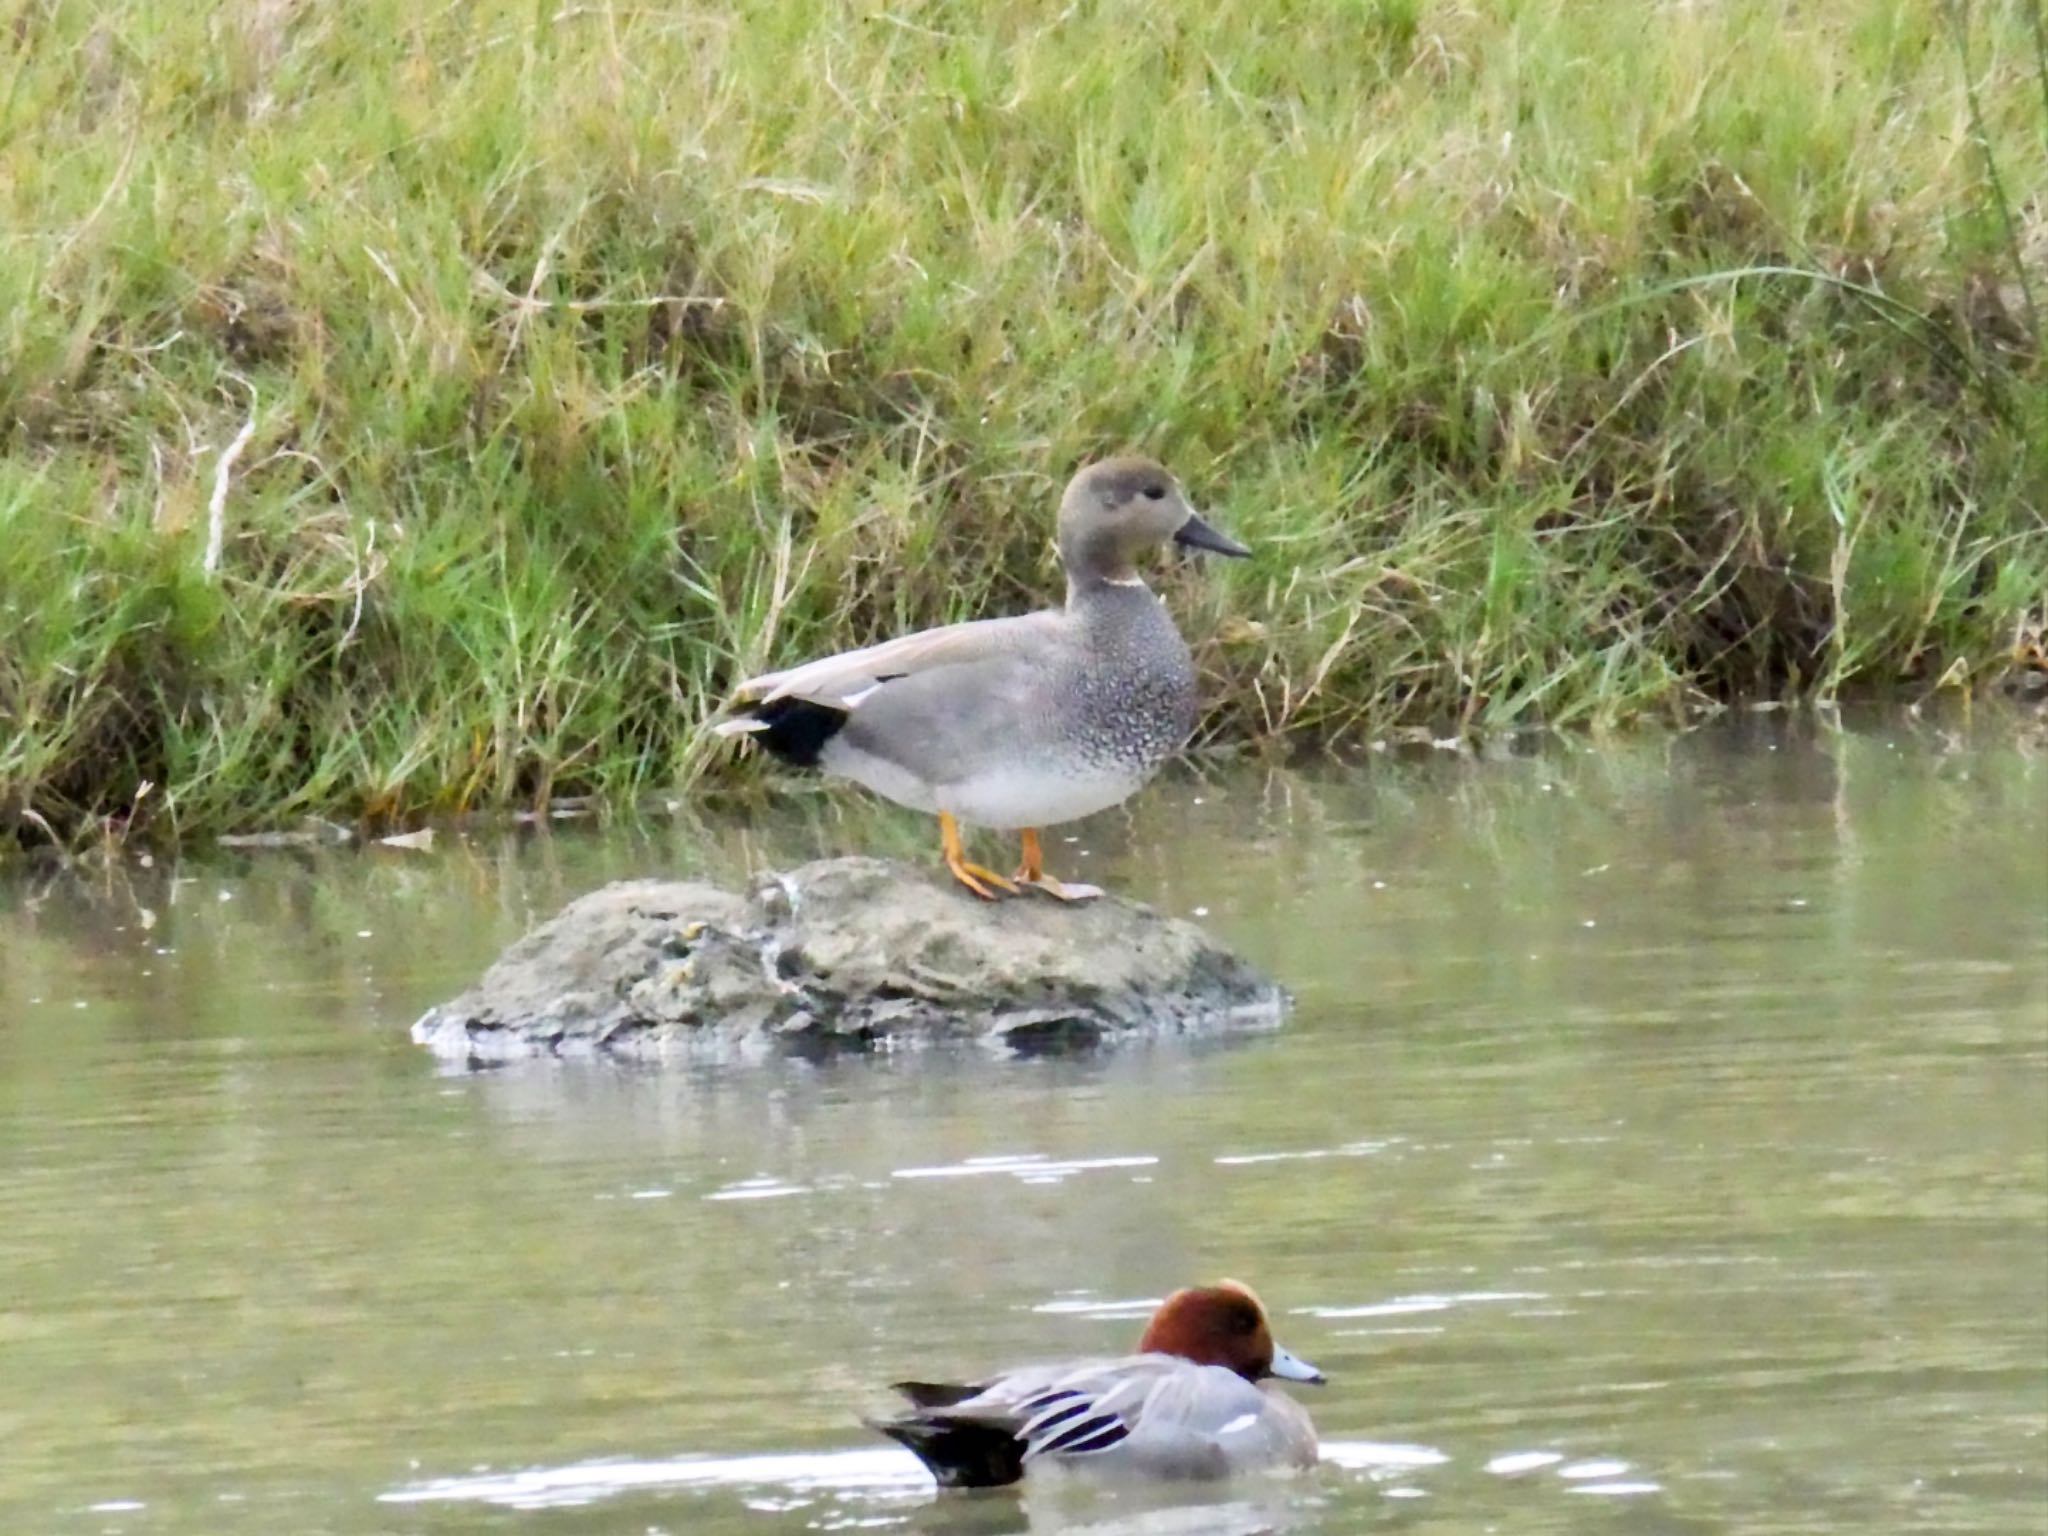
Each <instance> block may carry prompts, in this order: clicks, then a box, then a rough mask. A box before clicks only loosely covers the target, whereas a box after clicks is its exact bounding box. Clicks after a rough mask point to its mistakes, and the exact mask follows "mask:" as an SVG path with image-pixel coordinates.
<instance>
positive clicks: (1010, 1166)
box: [889, 1152, 1159, 1180]
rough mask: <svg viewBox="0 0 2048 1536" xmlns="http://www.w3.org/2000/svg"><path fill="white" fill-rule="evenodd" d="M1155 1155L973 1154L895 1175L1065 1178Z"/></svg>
mask: <svg viewBox="0 0 2048 1536" xmlns="http://www.w3.org/2000/svg"><path fill="white" fill-rule="evenodd" d="M1158 1165H1159V1159H1158V1158H1156V1157H1076V1158H1063V1159H1061V1160H1059V1161H1057V1162H1055V1161H1054V1160H1053V1159H1051V1158H1049V1157H1046V1156H1045V1155H1044V1154H1042V1153H1037V1152H1033V1153H1029V1154H1027V1155H1025V1156H1023V1157H970V1158H968V1159H967V1160H966V1161H965V1162H959V1163H940V1164H938V1165H936V1166H934V1167H930V1168H897V1169H894V1170H892V1171H891V1172H890V1174H889V1177H890V1178H892V1179H966V1178H973V1177H975V1176H976V1175H979V1174H990V1173H1007V1174H1009V1175H1010V1176H1011V1177H1013V1178H1019V1179H1033V1180H1038V1179H1047V1178H1064V1177H1065V1176H1066V1175H1068V1174H1070V1173H1086V1172H1090V1171H1092V1170H1095V1169H1099V1168H1155V1167H1157V1166H1158Z"/></svg>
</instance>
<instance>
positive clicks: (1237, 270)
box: [0, 0, 2048, 836]
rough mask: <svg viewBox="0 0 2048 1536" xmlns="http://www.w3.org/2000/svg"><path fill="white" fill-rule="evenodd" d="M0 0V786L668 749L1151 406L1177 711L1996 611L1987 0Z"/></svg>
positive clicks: (1784, 684)
mask: <svg viewBox="0 0 2048 1536" xmlns="http://www.w3.org/2000/svg"><path fill="white" fill-rule="evenodd" d="M11 15H12V24H11V27H10V28H8V29H5V30H0V245H4V252H0V254H4V259H0V829H4V828H5V827H7V826H9V825H13V826H14V827H15V828H16V829H17V830H18V831H20V832H22V833H23V834H24V835H45V834H46V833H54V834H55V835H59V836H75V835H78V834H79V833H80V832H81V831H90V830H92V829H95V828H99V827H107V826H127V825H130V824H132V823H134V822H136V821H138V820H145V819H146V820H148V821H150V822H151V824H153V825H154V826H155V827H157V828H159V829H162V830H165V831H179V830H184V831H194V830H209V829H219V828H223V827H229V826H242V825H250V824H275V823H278V822H280V821H286V820H289V819H292V818H294V817H296V816H299V815H303V814H308V813H320V814H331V815H340V816H344V817H357V816H366V817H370V818H385V819H402V818H406V817H411V816H416V815H421V814H431V813H436V812H441V811H446V810H449V809H454V808H458V807H493V806H504V805H509V804H514V803H537V802H541V801H544V800H547V799H548V798H550V797H551V796H559V795H563V794H569V793H578V794H582V793H594V794H598V795H602V796H605V797H607V798H609V799H611V800H614V801H618V800H622V799H624V798H627V797H630V796H632V795H634V794H636V793H639V792H643V791H666V790H671V789H673V788H675V787H676V786H682V785H688V784H691V783H693V782H697V781H698V780H699V779H700V777H701V776H702V775H703V774H704V773H706V772H707V771H711V772H722V771H725V770H724V769H723V768H722V767H721V766H720V764H721V759H719V758H718V757H717V756H716V755H715V754H713V753H711V752H710V751H709V750H708V749H707V747H706V746H705V744H704V742H703V740H702V738H701V737H700V736H699V734H698V726H699V725H700V723H701V722H702V721H703V719H704V718H705V717H706V715H707V713H708V712H710V711H711V710H712V709H714V708H715V706H716V703H717V701H718V699H719V697H720V695H721V693H722V690H723V689H724V687H725V686H726V684H727V683H728V682H729V681H730V680H732V679H733V678H734V677H735V676H736V675H738V674H742V673H744V672H746V671H748V670H751V669H756V668H760V667H763V666H766V665H769V664H771V663H774V662H779V661H788V660H791V659H794V658H798V657H801V656H803V655H805V654H808V653H812V652H815V651H817V650H819V649H820V648H823V647H832V646H840V645H850V644H855V643H860V642H864V641H867V640H870V639H873V638H875V637H877V636H880V635H883V634H886V633H889V632H893V631H896V630H900V629H902V628H904V627H907V626H913V625H921V624H927V623H933V622H938V621H942V620H946V619H950V618H956V617H959V616H962V615H965V614H969V613H974V612H981V611H1017V610H1021V609H1023V608H1026V607H1029V606H1032V605H1034V604H1037V603H1040V602H1042V601H1044V600H1046V598H1047V597H1048V596H1049V595H1050V594H1052V593H1054V592H1056V591H1057V586H1058V575H1057V571H1056V570H1055V569H1054V567H1053V566H1052V563H1051V561H1050V558H1049V555H1048V550H1047V534H1048V531H1049V524H1050V517H1051V509H1052V504H1053V501H1054V498H1055V496H1056V494H1057V489H1058V486H1059V483H1060V482H1061V481H1062V480H1063V478H1064V477H1065V475H1066V474H1067V473H1068V472H1069V471H1070V470H1071V469H1072V468H1073V467H1074V466H1075V465H1076V464H1077V463H1079V462H1081V461H1082V460H1085V459H1086V458H1088V457H1089V456H1091V455H1094V454H1096V453H1099V452H1101V451H1104V450H1107V449H1112V448H1121V447H1127V446H1134V445H1135V446H1141V447H1146V448H1149V449H1152V450H1153V451H1156V452H1158V453H1160V454H1161V455H1162V456H1164V457H1165V458H1167V459H1168V460H1169V462H1171V463H1172V464H1173V465H1174V466H1175V467H1176V468H1177V469H1178V470H1179V471H1180V472H1181V474H1182V476H1183V478H1184V479H1185V480H1186V481H1187V482H1188V484H1189V487H1190V490H1191V492H1192V493H1193V494H1194V496H1195V497H1196V499H1197V501H1198V502H1199V503H1201V504H1205V505H1207V506H1209V507H1211V508H1212V509H1213V511H1214V512H1215V514H1216V518H1217V521H1218V522H1219V523H1221V524H1222V525H1223V526H1225V527H1227V528H1229V529H1231V530H1232V531H1234V532H1235V533H1237V534H1238V535H1240V536H1241V537H1243V538H1245V539H1247V540H1248V541H1249V542H1252V543H1253V544H1255V545H1256V546H1257V548H1258V557H1257V559H1256V560H1255V561H1253V562H1251V563H1250V564H1249V565H1248V566H1247V567H1244V568H1237V567H1233V568H1230V569H1227V570H1223V569H1216V568H1213V567H1212V568H1211V569H1208V570H1205V571H1203V572H1200V573H1199V574H1188V573H1176V574H1169V575H1166V576H1165V577H1164V580H1165V584H1166V585H1167V586H1168V587H1170V588H1171V592H1170V598H1171V600H1172V601H1173V602H1174V603H1175V605H1176V607H1177V609H1178V610H1179V612H1180V613H1181V615H1182V618H1183V622H1184V625H1185V627H1186V628H1187V629H1188V630H1189V631H1190V633H1191V634H1192V635H1194V636H1196V637H1197V638H1198V642H1199V650H1200V654H1201V657H1202V660H1203V664H1204V666H1205V669H1206V670H1207V672H1208V674H1209V678H1210V687H1209V697H1210V699H1211V701H1212V708H1211V713H1210V715H1209V717H1208V719H1207V722H1206V725H1205V730H1206V731H1207V732H1209V733H1210V734H1212V735H1214V736H1221V737H1262V738H1272V737H1280V736H1287V735H1292V734H1301V735H1345V734H1352V733H1374V734H1379V733H1385V732H1388V731H1394V730H1399V729H1402V728H1405V727H1424V728H1428V729H1430V730H1434V731H1442V730H1452V729H1462V730H1465V731H1468V732H1473V733H1480V734H1483V733H1488V732H1497V731H1501V730H1505V729H1510V728H1514V727H1518V726H1523V725H1528V724H1533V723H1539V722H1541V723H1547V724H1563V725H1571V724H1586V725H1606V724H1612V723H1616V722H1622V721H1626V720H1629V719H1631V718H1638V717H1644V716H1660V715H1669V714H1675V713H1684V712H1687V711H1690V710H1692V709H1695V708H1697V707H1699V706H1700V705H1702V704H1706V703H1710V702H1712V701H1722V700H1728V699H1732V698H1738V697H1744V696H1758V695H1767V696H1772V697H1815V696H1818V697H1830V696H1833V695H1836V694H1837V693H1840V692H1842V691H1845V690H1876V691H1888V690H1905V691H1907V692H1909V693H1910V694H1911V695H1912V696H1914V697H1920V696H1923V695H1926V694H1928V693H1931V692H1935V691H1938V690H1942V689H1955V690H1964V691H1967V690H1981V689H1982V688H1983V687H1985V686H1987V685H1988V684H1990V683H1992V682H1994V681H1995V680H1996V679H1997V678H1998V677H1999V676H2000V674H2001V673H2002V672H2003V671H2004V670H2005V669H2006V668H2008V667H2009V666H2011V665H2012V664H2013V657H2014V655H2015V653H2016V651H2017V650H2019V649H2021V648H2024V647H2025V646H2028V645H2034V644H2038V641H2039V637H2040V634H2041V629H2042V626H2043V624H2044V622H2048V614H2044V610H2043V603H2044V596H2043V594H2044V592H2048V523H2044V513H2043V507H2044V504H2048V363H2044V361H2043V358H2042V355H2041V340H2042V315H2041V313H2040V306H2041V305H2043V304H2048V57H2044V54H2043V52H2042V43H2041V37H2040V32H2039V26H2038V17H2037V15H2036V13H2035V10H2034V8H2033V7H2032V5H2031V4H2029V3H2027V0H2006V3H1988V0H1984V3H1978V4H1974V5H1971V6H1969V7H1967V8H1963V9H1950V8H1944V7H1942V6H1940V5H1937V4H1933V3H1929V0H1922V3H1910V4H1909V3H1889V0H1717V3H1715V4H1711V5H1699V4H1682V3H1676V0H1671V3H1633V0H1619V3H1615V4H1611V5H1609V4H1601V5H1590V4H1583V3H1579V0H1501V3H1497V4H1485V5H1481V4H1475V3H1471V0H1456V3H1453V0H1377V3H1373V0H1299V3H1281V0H1217V3H1211V4H1206V5H1200V6H1197V5H1192V4H1189V5H1178V6H1176V5H1170V4H1167V3H1165V0H1094V3H1090V0H1082V3H1079V4H1076V5H1072V6H1066V7H1059V6H1052V5H1046V6H1038V5H1004V6H993V5H980V6H977V5H970V4H966V3H944V0H926V3H922V4H920V3H917V0H903V3H900V4H896V5H893V6H889V5H885V4H852V5H846V6H839V5H818V4H813V3H811V0H751V3H744V4H743V3H738V0H725V3H711V4H705V5H692V6H687V7H666V6H625V5H619V4H613V3H575V0H544V3H541V4H538V5H535V4H525V5H514V4H509V3H500V0H474V3H466V4H462V5H454V6H429V7H421V6H416V5H410V4H398V3H394V0H360V3H357V4H354V5H349V6H316V5H312V4H306V3H296V0H229V3H225V4H220V5H204V6H202V5H197V4H192V3H162V0H150V3H147V4H145V3H142V0H98V3H93V4H87V3H68V0H40V3H37V0H29V3H24V4H17V5H16V6H15V7H13V9H12V13H11ZM245 429H246V430H247V434H248V435H247V436H246V439H245V440H244V442H243V445H242V449H241V451H240V452H239V453H238V454H236V455H234V456H233V458H232V461H231V462H230V463H229V465H228V473H227V476H226V479H225V481H224V482H219V481H218V480H217V477H218V475H219V469H220V464H221V460H222V457H223V450H224V449H226V448H227V447H228V445H230V444H231V443H232V442H233V441H234V440H235V439H236V438H237V436H238V434H241V433H243V432H244V431H245ZM217 483H220V484H224V485H225V495H224V498H223V499H222V501H221V511H222V518H221V523H222V532H223V541H222V546H221V552H220V559H219V564H218V568H217V569H216V570H213V571H208V570H207V569H205V556H206V547H207V541H208V527H209V504H210V502H211V501H212V499H213V498H214V495H215V491H216V486H217Z"/></svg>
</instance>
